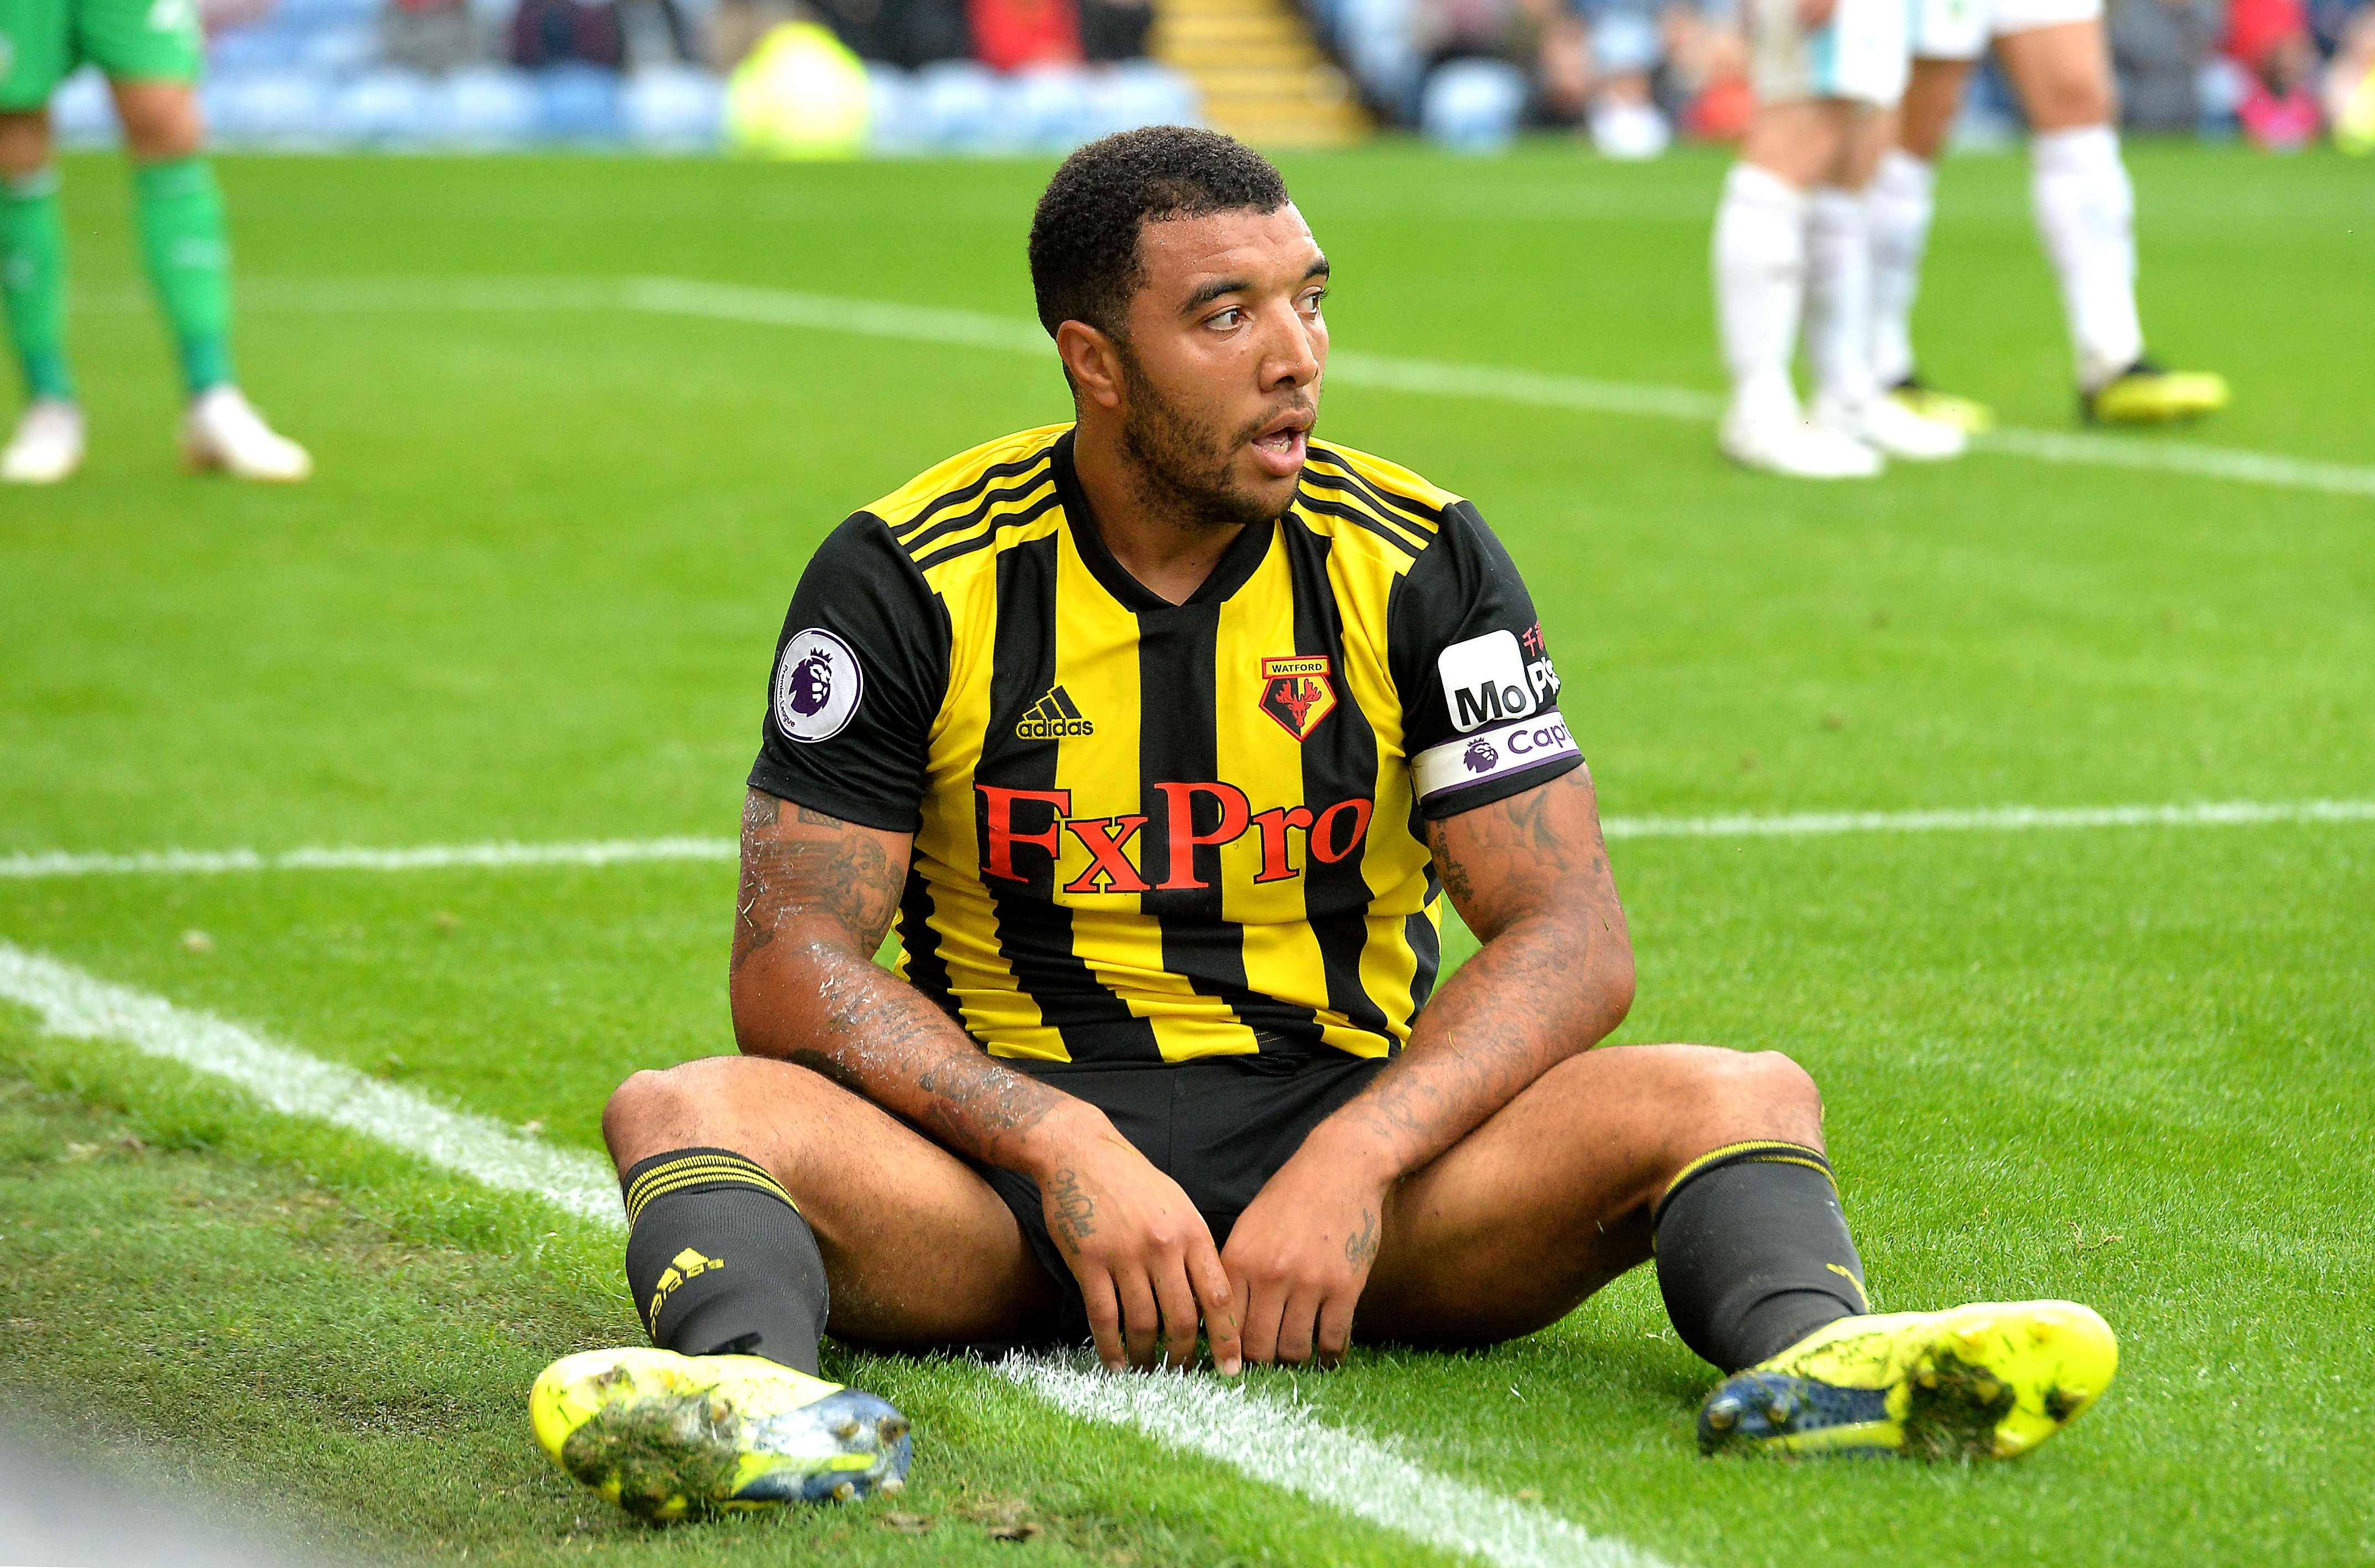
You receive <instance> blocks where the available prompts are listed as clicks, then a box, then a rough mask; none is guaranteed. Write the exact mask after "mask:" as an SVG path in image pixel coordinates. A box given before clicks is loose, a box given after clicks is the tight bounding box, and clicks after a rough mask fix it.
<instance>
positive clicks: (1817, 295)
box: [1806, 185, 1880, 408]
mask: <svg viewBox="0 0 2375 1568" xmlns="http://www.w3.org/2000/svg"><path fill="white" fill-rule="evenodd" d="M1806 360H1807V362H1808V364H1809V365H1810V366H1811V367H1812V368H1813V370H1814V396H1815V398H1816V399H1817V400H1818V401H1820V402H1825V403H1835V404H1839V405H1843V406H1844V407H1849V408H1861V407H1863V406H1864V405H1865V404H1867V403H1869V402H1871V401H1872V400H1873V398H1875V397H1877V396H1879V395H1880V386H1879V383H1876V382H1875V381H1874V380H1873V374H1872V230H1871V229H1870V227H1869V226H1868V224H1867V223H1866V221H1865V218H1864V198H1863V193H1862V192H1861V191H1849V190H1843V189H1841V188H1840V187H1839V186H1837V185H1823V186H1819V187H1817V188H1816V189H1815V191H1814V199H1813V200H1812V201H1811V202H1810V203H1809V204H1808V207H1807V218H1806Z"/></svg>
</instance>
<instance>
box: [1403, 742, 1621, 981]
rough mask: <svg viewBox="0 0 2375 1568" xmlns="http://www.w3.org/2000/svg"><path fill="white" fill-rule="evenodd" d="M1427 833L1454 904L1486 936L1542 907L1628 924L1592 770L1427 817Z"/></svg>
mask: <svg viewBox="0 0 2375 1568" xmlns="http://www.w3.org/2000/svg"><path fill="white" fill-rule="evenodd" d="M1426 839H1427V847H1428V848H1429V849H1431V850H1433V851H1434V852H1435V865H1436V875H1437V876H1439V877H1441V878H1443V888H1444V891H1445V892H1446V893H1447V894H1448V895H1450V898H1451V905H1452V907H1453V908H1454V909H1457V910H1458V911H1459V916H1460V918H1461V919H1463V920H1465V921H1467V922H1468V925H1469V929H1471V930H1472V931H1474V932H1475V933H1476V935H1477V936H1478V937H1480V938H1482V939H1483V940H1485V941H1488V942H1489V941H1491V940H1492V939H1493V937H1495V935H1496V934H1498V933H1499V932H1500V931H1501V930H1502V929H1503V928H1504V927H1505V926H1507V925H1509V923H1510V922H1512V921H1515V920H1518V919H1521V918H1523V917H1524V916H1526V915H1529V914H1537V913H1542V912H1545V911H1557V912H1560V913H1566V914H1574V915H1577V916H1579V917H1581V918H1584V919H1588V920H1590V921H1592V922H1594V923H1595V924H1597V925H1600V926H1601V927H1602V928H1603V929H1605V930H1607V931H1609V932H1610V933H1612V934H1614V933H1620V932H1622V931H1623V929H1624V919H1625V915H1624V911H1623V910H1622V908H1621V907H1619V905H1618V903H1617V899H1616V885H1615V882H1614V881H1613V878H1611V877H1610V876H1609V872H1608V848H1607V845H1606V844H1605V843H1602V842H1601V836H1600V810H1599V806H1598V801H1597V797H1596V796H1595V795H1594V793H1593V791H1592V786H1591V771H1590V770H1589V768H1577V769H1575V770H1573V771H1572V772H1566V773H1562V774H1561V775H1559V776H1558V777H1557V778H1555V779H1553V780H1552V781H1551V782H1550V783H1548V784H1542V785H1539V786H1537V787H1536V788H1533V789H1530V790H1526V791H1524V792H1523V793H1521V794H1518V795H1513V796H1507V798H1505V799H1501V800H1496V801H1494V802H1493V803H1491V804H1490V805H1487V806H1480V807H1478V808H1475V809H1474V810H1472V811H1463V812H1461V813H1460V814H1459V815H1458V816H1456V817H1447V818H1445V819H1443V820H1441V821H1439V822H1429V823H1428V824H1427V825H1426Z"/></svg>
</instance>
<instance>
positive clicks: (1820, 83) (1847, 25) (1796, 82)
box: [1750, 0, 1909, 109]
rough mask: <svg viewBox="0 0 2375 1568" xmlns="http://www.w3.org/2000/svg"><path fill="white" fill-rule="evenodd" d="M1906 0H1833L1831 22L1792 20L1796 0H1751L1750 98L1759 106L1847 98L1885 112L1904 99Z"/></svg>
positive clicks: (1796, 7)
mask: <svg viewBox="0 0 2375 1568" xmlns="http://www.w3.org/2000/svg"><path fill="white" fill-rule="evenodd" d="M1907 9H1908V0H1838V4H1837V7H1836V8H1835V9H1834V10H1833V11H1832V12H1831V19H1830V20H1829V21H1827V22H1826V23H1824V24H1823V25H1822V26H1821V27H1818V28H1814V29H1811V30H1809V29H1804V28H1801V27H1800V26H1799V25H1798V0H1754V4H1753V6H1752V9H1751V12H1750V27H1751V29H1752V31H1753V40H1752V45H1753V52H1754V59H1755V82H1756V97H1757V100H1758V101H1760V102H1764V103H1791V102H1800V101H1803V100H1807V99H1812V98H1850V99H1854V100H1857V101H1858V102H1861V103H1873V104H1878V105H1879V106H1880V107H1882V108H1884V109H1885V108H1887V107H1888V106H1889V105H1891V104H1893V103H1895V102H1896V100H1898V99H1900V98H1902V97H1904V96H1905V76H1906V70H1907V65H1906V59H1907V55H1908V48H1907V39H1906V29H1907V24H1908V19H1909V18H1908V16H1907V14H1906V13H1907Z"/></svg>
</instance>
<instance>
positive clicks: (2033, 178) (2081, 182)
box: [2028, 125, 2145, 391]
mask: <svg viewBox="0 0 2375 1568" xmlns="http://www.w3.org/2000/svg"><path fill="white" fill-rule="evenodd" d="M2028 156H2029V195H2030V196H2031V198H2032V200H2033V202H2034V203H2035V206H2036V210H2037V231H2038V235H2039V236H2041V237H2042V238H2043V239H2044V241H2045V253H2046V255H2047V256H2048V257H2050V259H2051V260H2052V263H2053V270H2054V272H2055V273H2056V274H2057V275H2059V276H2060V277H2061V279H2062V310H2063V312H2065V313H2066V314H2067V315H2068V316H2069V318H2070V343H2071V348H2073V350H2074V352H2075V356H2076V359H2077V362H2078V384H2079V385H2080V386H2082V387H2084V388H2086V389H2087V390H2089V391H2091V390H2093V389H2094V388H2096V387H2097V386H2100V385H2102V384H2103V383H2105V382H2107V381H2109V380H2110V379H2111V378H2112V377H2113V376H2115V375H2118V374H2119V373H2120V372H2121V371H2124V370H2126V369H2127V368H2128V367H2129V366H2130V365H2133V364H2134V363H2135V362H2136V360H2137V359H2138V358H2139V357H2140V356H2141V355H2142V354H2143V353H2144V351H2145V336H2144V328H2143V326H2142V325H2141V324H2138V322H2137V320H2136V231H2135V220H2136V193H2135V187H2134V186H2133V185H2131V184H2129V183H2128V170H2127V165H2125V164H2123V163H2121V161H2120V136H2119V133H2118V132H2116V131H2114V130H2112V129H2111V127H2110V126H2109V125H2086V126H2082V127H2080V128H2079V129H2077V130H2074V131H2047V132H2044V133H2043V134H2041V135H2038V136H2031V137H2030V138H2029V140H2028Z"/></svg>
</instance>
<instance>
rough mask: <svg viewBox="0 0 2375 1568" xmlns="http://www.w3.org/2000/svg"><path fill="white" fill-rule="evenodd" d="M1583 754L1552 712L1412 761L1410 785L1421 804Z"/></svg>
mask: <svg viewBox="0 0 2375 1568" xmlns="http://www.w3.org/2000/svg"><path fill="white" fill-rule="evenodd" d="M1582 754H1583V753H1582V752H1581V751H1580V750H1578V749H1577V747H1576V744H1575V737H1572V736H1570V735H1568V734H1567V731H1566V720H1565V719H1564V718H1561V717H1560V716H1559V715H1558V714H1557V713H1555V712H1553V713H1542V714H1541V715H1539V716H1537V717H1534V718H1530V719H1520V720H1519V721H1518V722H1517V723H1516V724H1511V725H1501V726H1499V727H1498V728H1496V729H1488V730H1483V731H1480V732H1479V733H1477V734H1475V735H1471V736H1466V737H1461V738H1459V739H1457V740H1447V741H1445V742H1444V743H1443V744H1442V745H1440V746H1430V747H1428V748H1427V749H1425V750H1424V751H1422V752H1420V753H1419V754H1418V755H1417V756H1415V757H1413V758H1412V759H1411V782H1412V784H1415V785H1416V786H1417V788H1418V796H1419V798H1420V799H1421V800H1426V799H1429V798H1431V797H1433V796H1438V795H1441V794H1443V793H1444V792H1445V791H1447V790H1455V789H1465V788H1467V787H1468V786H1469V785H1470V784H1483V782H1484V781H1485V780H1487V779H1497V778H1501V777H1503V776H1505V775H1507V774H1509V773H1520V772H1525V771H1526V770H1527V769H1528V768H1538V767H1540V766H1542V764H1543V763H1544V762H1555V761H1557V760H1559V759H1560V758H1562V757H1579V756H1581V755H1582Z"/></svg>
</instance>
